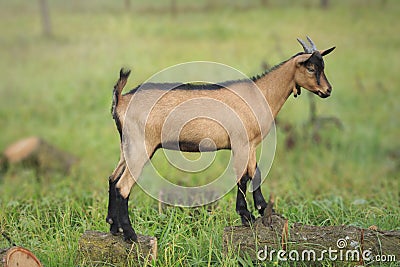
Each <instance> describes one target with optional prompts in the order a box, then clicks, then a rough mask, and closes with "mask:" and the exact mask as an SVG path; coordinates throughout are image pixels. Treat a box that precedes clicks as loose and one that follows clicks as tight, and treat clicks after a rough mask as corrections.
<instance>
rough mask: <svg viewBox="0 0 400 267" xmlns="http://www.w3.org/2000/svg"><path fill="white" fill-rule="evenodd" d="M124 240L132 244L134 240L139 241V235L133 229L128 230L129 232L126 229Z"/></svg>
mask: <svg viewBox="0 0 400 267" xmlns="http://www.w3.org/2000/svg"><path fill="white" fill-rule="evenodd" d="M124 240H125V242H127V243H130V244H132V243H133V242H135V243H137V241H138V239H137V235H136V233H135V231H133V230H132V231H128V233H127V232H125V231H124Z"/></svg>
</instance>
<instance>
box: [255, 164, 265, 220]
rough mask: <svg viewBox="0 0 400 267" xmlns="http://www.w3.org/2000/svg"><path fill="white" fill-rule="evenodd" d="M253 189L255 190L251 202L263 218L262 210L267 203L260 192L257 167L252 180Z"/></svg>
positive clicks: (259, 176) (259, 174) (259, 177)
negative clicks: (252, 201)
mask: <svg viewBox="0 0 400 267" xmlns="http://www.w3.org/2000/svg"><path fill="white" fill-rule="evenodd" d="M252 183H253V188H256V189H255V190H254V191H253V200H254V207H255V208H256V209H257V210H258V213H259V214H260V215H261V216H263V215H264V210H265V208H266V207H267V202H266V201H265V198H264V196H263V194H262V192H261V172H260V169H259V168H258V166H257V167H256V173H255V175H254V177H253V179H252Z"/></svg>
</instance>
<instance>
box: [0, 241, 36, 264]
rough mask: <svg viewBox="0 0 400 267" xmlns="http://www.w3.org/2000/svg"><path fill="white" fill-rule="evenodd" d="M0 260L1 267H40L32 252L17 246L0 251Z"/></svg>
mask: <svg viewBox="0 0 400 267" xmlns="http://www.w3.org/2000/svg"><path fill="white" fill-rule="evenodd" d="M0 259H1V260H2V265H1V266H3V267H42V264H41V263H40V261H39V260H38V259H37V258H36V257H35V255H33V253H32V252H30V251H29V250H27V249H25V248H22V247H17V246H14V247H11V248H9V249H3V250H1V251H0Z"/></svg>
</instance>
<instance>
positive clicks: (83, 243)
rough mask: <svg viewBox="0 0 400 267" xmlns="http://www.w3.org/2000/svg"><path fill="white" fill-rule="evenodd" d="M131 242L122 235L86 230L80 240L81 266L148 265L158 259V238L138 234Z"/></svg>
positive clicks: (79, 258) (78, 260) (79, 263)
mask: <svg viewBox="0 0 400 267" xmlns="http://www.w3.org/2000/svg"><path fill="white" fill-rule="evenodd" d="M137 236H138V242H137V243H132V244H129V243H127V242H126V241H124V239H123V236H122V235H118V236H114V235H112V234H110V233H102V232H98V231H86V232H85V233H84V234H83V235H82V236H81V238H80V240H79V248H78V256H77V262H78V265H79V266H87V265H88V264H89V265H90V266H110V264H113V265H112V266H121V267H122V266H124V267H125V266H147V265H150V264H151V263H152V261H155V260H156V257H157V238H155V237H152V236H144V235H140V234H138V235H137Z"/></svg>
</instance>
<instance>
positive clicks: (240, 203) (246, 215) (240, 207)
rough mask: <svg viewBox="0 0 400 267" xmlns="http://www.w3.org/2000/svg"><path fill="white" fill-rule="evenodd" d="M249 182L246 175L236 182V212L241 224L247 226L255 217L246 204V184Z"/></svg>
mask: <svg viewBox="0 0 400 267" xmlns="http://www.w3.org/2000/svg"><path fill="white" fill-rule="evenodd" d="M249 180H250V178H249V176H248V175H244V176H243V177H242V178H241V179H240V181H239V182H238V192H237V197H236V212H237V213H238V214H239V215H240V219H242V224H243V225H246V226H249V225H250V224H252V223H253V222H254V221H255V217H254V216H253V214H251V212H250V211H249V210H248V209H247V202H246V188H247V182H248V181H249Z"/></svg>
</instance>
